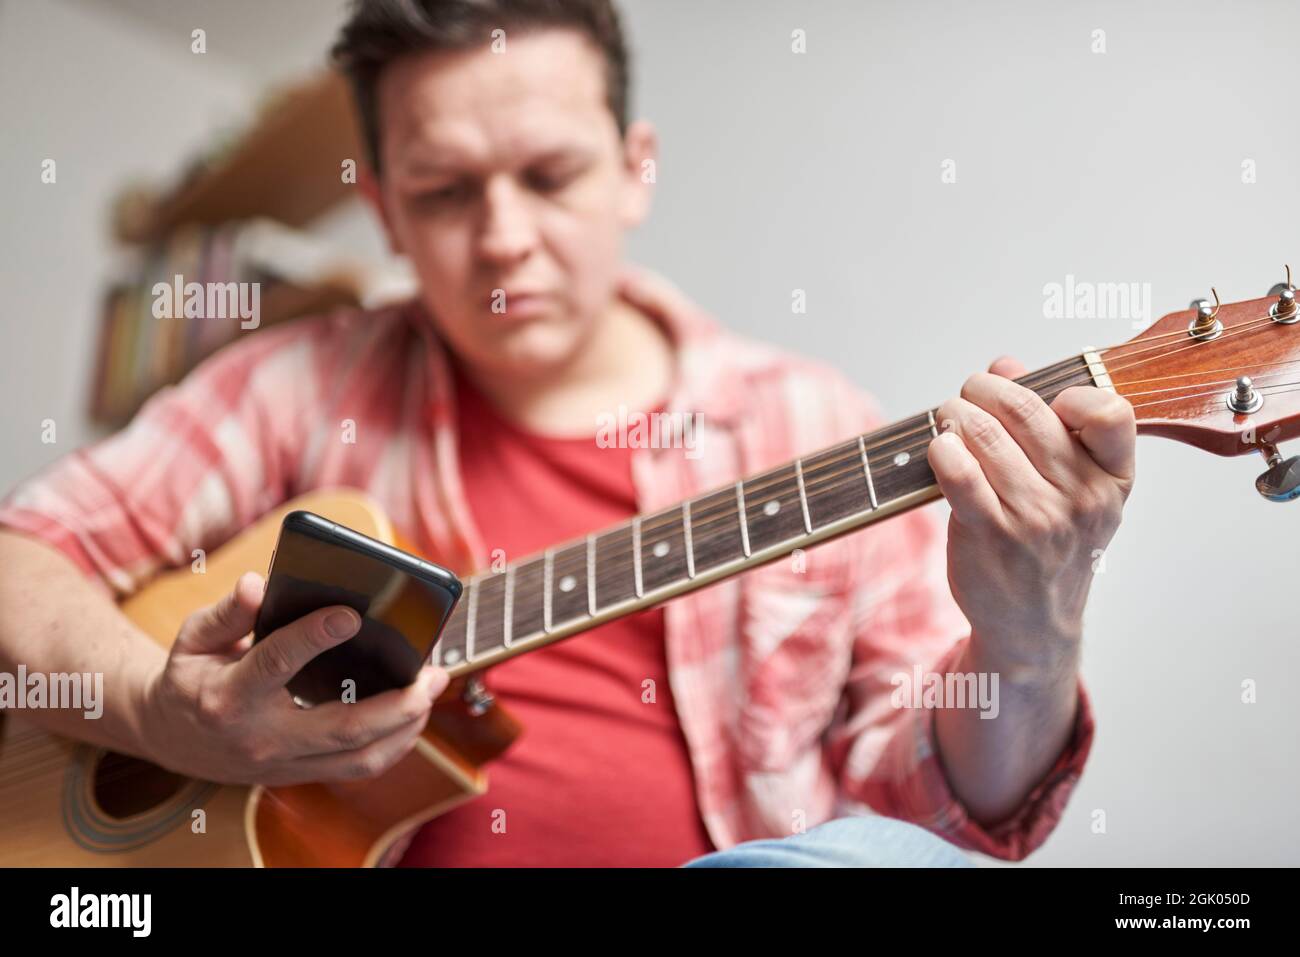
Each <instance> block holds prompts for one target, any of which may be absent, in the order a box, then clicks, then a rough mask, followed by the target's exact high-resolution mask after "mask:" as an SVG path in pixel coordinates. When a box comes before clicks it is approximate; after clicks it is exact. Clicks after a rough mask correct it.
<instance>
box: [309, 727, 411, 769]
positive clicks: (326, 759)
mask: <svg viewBox="0 0 1300 957" xmlns="http://www.w3.org/2000/svg"><path fill="white" fill-rule="evenodd" d="M423 730H424V723H423V722H420V721H412V722H410V723H409V724H408V725H406V726H405V727H403V728H402V729H401V730H400V731H397V732H394V733H393V734H390V735H388V736H386V737H383V738H379V739H378V740H376V741H372V742H371V743H370V744H368V745H366V746H365V747H364V748H358V749H357V750H355V751H340V752H337V753H335V754H329V755H319V756H316V757H307V758H299V759H298V760H296V761H291V762H290V763H289V767H288V770H287V771H286V775H287V776H288V777H290V778H291V781H290V782H288V783H293V782H297V781H355V780H358V779H361V778H370V777H375V776H376V775H379V774H382V773H383V772H385V771H387V770H388V769H389V768H391V767H392V766H393V765H394V764H396V763H397V762H398V761H400V760H401V759H402V758H404V757H405V756H406V755H407V754H409V753H410V751H411V749H412V748H413V747H415V743H416V742H417V741H419V740H420V732H421V731H423Z"/></svg>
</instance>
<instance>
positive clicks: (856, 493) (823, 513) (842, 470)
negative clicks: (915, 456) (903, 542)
mask: <svg viewBox="0 0 1300 957" xmlns="http://www.w3.org/2000/svg"><path fill="white" fill-rule="evenodd" d="M860 456H861V447H860V446H859V444H858V443H856V442H846V443H844V444H843V445H837V446H834V447H833V448H829V449H824V450H823V451H821V452H818V453H817V454H816V455H809V456H805V457H804V459H803V463H802V470H803V484H804V492H805V497H806V499H807V502H808V514H809V516H810V517H811V518H810V521H811V523H812V527H813V528H814V529H817V528H823V527H825V526H826V525H830V524H831V523H832V522H837V521H839V520H840V519H843V518H848V517H849V516H851V515H856V514H858V513H861V512H869V511H871V510H872V509H873V508H874V507H875V505H874V503H873V502H872V501H871V494H870V493H871V487H870V486H869V485H867V484H865V483H864V482H863V481H862V470H863V462H862V459H861V457H860Z"/></svg>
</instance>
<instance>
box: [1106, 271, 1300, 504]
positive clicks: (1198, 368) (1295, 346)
mask: <svg viewBox="0 0 1300 957" xmlns="http://www.w3.org/2000/svg"><path fill="white" fill-rule="evenodd" d="M1097 355H1099V356H1100V358H1101V360H1102V362H1103V363H1104V365H1105V368H1106V372H1107V374H1108V375H1109V377H1110V381H1111V384H1112V385H1113V386H1114V388H1115V391H1116V392H1118V393H1119V394H1120V395H1122V396H1123V397H1124V398H1126V399H1128V401H1129V402H1130V403H1131V404H1132V406H1133V408H1134V411H1135V413H1136V415H1137V427H1138V432H1139V434H1145V435H1162V436H1165V437H1166V438H1171V439H1175V440H1177V441H1179V442H1185V443H1187V444H1188V445H1194V446H1196V447H1197V448H1201V449H1205V450H1206V451H1209V452H1213V453H1214V454H1216V455H1243V454H1245V453H1248V452H1260V453H1261V454H1262V455H1263V456H1264V457H1265V458H1266V459H1267V460H1268V462H1269V465H1270V468H1269V471H1268V472H1265V473H1264V475H1261V476H1260V482H1259V490H1260V493H1261V494H1263V495H1265V497H1267V498H1271V499H1275V500H1283V501H1284V500H1287V499H1289V498H1295V497H1297V496H1300V459H1296V458H1293V459H1290V460H1283V459H1282V457H1281V455H1280V453H1278V451H1277V444H1278V443H1279V442H1281V441H1283V440H1285V439H1291V438H1295V437H1296V436H1298V435H1300V309H1298V308H1297V304H1296V292H1295V287H1294V286H1293V285H1291V270H1290V268H1288V269H1287V281H1286V283H1279V284H1278V285H1277V286H1275V287H1273V290H1272V291H1271V292H1270V294H1269V295H1267V296H1264V297H1262V298H1259V299H1250V300H1246V301H1243V302H1234V303H1223V304H1220V303H1219V302H1218V296H1217V294H1216V295H1215V301H1214V302H1212V303H1211V302H1206V301H1203V300H1202V301H1200V303H1199V305H1198V306H1197V307H1194V308H1189V309H1184V310H1182V311H1180V312H1171V313H1169V314H1168V315H1167V316H1164V317H1163V318H1161V319H1160V320H1159V321H1158V322H1156V323H1154V324H1153V325H1151V326H1150V327H1149V328H1147V329H1145V330H1144V331H1143V332H1142V333H1141V334H1139V335H1138V336H1136V337H1134V338H1133V339H1130V340H1129V341H1128V342H1126V343H1124V344H1123V345H1119V346H1113V347H1111V348H1109V349H1105V350H1099V351H1098V352H1097Z"/></svg>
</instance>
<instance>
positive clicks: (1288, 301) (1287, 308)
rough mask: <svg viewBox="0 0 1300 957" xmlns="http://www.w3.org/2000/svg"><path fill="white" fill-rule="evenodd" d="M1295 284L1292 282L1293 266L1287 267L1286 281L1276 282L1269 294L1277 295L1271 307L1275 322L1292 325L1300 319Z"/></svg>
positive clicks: (1270, 311)
mask: <svg viewBox="0 0 1300 957" xmlns="http://www.w3.org/2000/svg"><path fill="white" fill-rule="evenodd" d="M1295 292H1296V290H1295V286H1293V285H1292V284H1291V267H1290V266H1287V267H1286V282H1275V283H1274V284H1273V286H1272V288H1271V289H1269V291H1268V294H1269V295H1270V296H1277V302H1275V303H1273V307H1272V308H1271V309H1269V314H1270V315H1271V316H1272V317H1273V321H1274V322H1280V323H1282V324H1284V325H1290V324H1291V323H1293V322H1295V321H1296V320H1298V319H1300V310H1297V308H1296V301H1295Z"/></svg>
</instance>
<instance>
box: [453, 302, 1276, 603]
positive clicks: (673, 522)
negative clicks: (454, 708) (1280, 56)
mask: <svg viewBox="0 0 1300 957" xmlns="http://www.w3.org/2000/svg"><path fill="white" fill-rule="evenodd" d="M1266 324H1273V325H1276V324H1278V323H1277V322H1276V320H1275V318H1274V317H1273V316H1271V315H1268V316H1263V317H1260V318H1258V319H1250V320H1243V321H1242V322H1239V323H1235V324H1233V325H1231V326H1226V327H1225V332H1227V331H1228V330H1236V332H1233V333H1231V334H1221V335H1220V336H1218V337H1216V338H1215V339H1214V340H1206V342H1218V341H1221V340H1222V339H1224V338H1231V337H1232V335H1236V334H1242V333H1244V332H1247V331H1251V329H1252V328H1253V327H1256V326H1258V327H1261V328H1262V327H1265V326H1266ZM1186 334H1187V333H1185V332H1183V331H1175V332H1172V333H1166V334H1162V335H1161V336H1158V337H1153V338H1169V337H1173V336H1180V337H1181V336H1184V335H1186ZM1149 341H1150V340H1149V339H1148V340H1143V342H1149ZM1206 342H1198V343H1194V344H1192V345H1191V346H1188V345H1183V346H1181V347H1178V348H1175V349H1174V350H1172V352H1169V353H1166V354H1174V353H1177V352H1179V351H1182V349H1183V348H1195V347H1202V348H1203V346H1204V345H1205V344H1206ZM1128 345H1136V344H1134V343H1121V344H1119V345H1117V346H1111V347H1107V348H1105V349H1102V350H1092V351H1095V352H1098V353H1100V352H1106V353H1110V352H1113V351H1117V350H1118V349H1122V348H1124V347H1125V346H1128ZM1160 348H1163V347H1151V348H1142V349H1140V350H1138V351H1137V352H1130V353H1127V354H1125V355H1121V356H1120V357H1119V358H1120V360H1121V361H1122V360H1124V359H1128V358H1130V357H1132V356H1136V355H1138V354H1139V353H1140V352H1152V351H1156V350H1157V349H1160ZM1155 358H1163V356H1161V357H1152V358H1148V359H1144V360H1141V361H1139V362H1130V363H1127V364H1125V365H1123V366H1119V367H1116V369H1115V370H1113V371H1119V370H1121V369H1128V368H1134V367H1136V366H1138V365H1142V364H1145V363H1147V362H1151V361H1154V359H1155ZM1081 362H1083V356H1082V355H1080V356H1077V357H1073V358H1071V359H1068V360H1064V361H1063V362H1060V363H1057V364H1056V365H1054V366H1049V367H1048V368H1047V369H1045V370H1040V371H1039V372H1037V373H1029V374H1027V375H1026V376H1025V377H1023V378H1022V380H1018V381H1020V382H1021V384H1023V385H1026V386H1027V387H1029V388H1033V389H1035V391H1037V390H1039V389H1041V388H1042V387H1043V385H1044V384H1054V383H1055V382H1059V381H1062V380H1063V379H1065V378H1072V377H1074V376H1076V375H1079V374H1081V373H1085V372H1086V371H1087V367H1086V366H1084V367H1083V368H1082V369H1081V368H1079V364H1080V363H1081ZM1270 364H1285V363H1270ZM1060 371H1065V375H1059V374H1058V373H1059V372H1060ZM1107 371H1108V372H1109V371H1112V370H1110V369H1108V370H1107ZM1213 371H1214V372H1221V371H1228V370H1213ZM1266 374H1268V375H1275V374H1279V373H1266ZM1053 375H1057V378H1056V379H1055V380H1054V379H1052V376H1053ZM1044 376H1045V377H1046V383H1044V382H1037V383H1035V382H1034V381H1033V380H1034V379H1042V378H1043V377H1044ZM1087 378H1090V376H1088V377H1087ZM1162 378H1173V377H1162ZM1112 381H1114V380H1113V379H1112ZM1140 381H1144V380H1132V381H1130V382H1127V383H1121V384H1122V385H1130V384H1133V383H1134V382H1140ZM1198 385H1199V384H1198V383H1189V384H1187V385H1184V386H1181V387H1175V388H1172V389H1170V390H1167V391H1181V390H1185V389H1188V388H1196V387H1198ZM1068 387H1069V386H1068V385H1067V386H1065V388H1068ZM1271 387H1272V386H1270V388H1271ZM1060 391H1064V388H1063V389H1061V390H1058V393H1057V394H1059V392H1060ZM1142 394H1145V393H1142ZM1209 394H1213V393H1209ZM1159 401H1165V402H1167V401H1171V400H1170V399H1164V400H1159ZM1150 404H1158V403H1142V404H1141V405H1150ZM927 418H928V417H927ZM886 428H888V427H886ZM929 431H930V428H929V422H928V421H927V422H926V423H925V424H924V425H922V426H917V427H914V428H912V429H910V430H904V431H903V432H900V433H896V434H891V435H887V436H884V437H883V438H881V439H879V440H873V442H872V443H871V444H870V445H869V446H866V447H867V449H868V450H869V451H874V450H878V449H880V448H884V447H886V446H888V445H892V444H894V443H897V442H899V441H901V440H903V439H905V438H907V437H909V436H911V435H915V434H919V433H922V432H929ZM929 441H930V439H929V438H927V439H926V440H925V441H924V442H923V443H921V444H920V445H918V446H909V447H907V448H906V449H905V450H906V451H911V450H912V449H914V448H920V447H925V446H928V444H929ZM863 445H865V443H863ZM840 449H843V450H844V454H843V455H842V457H838V458H836V457H832V458H831V459H829V460H828V461H826V462H822V463H818V464H817V465H816V466H813V467H812V469H810V470H809V471H807V472H805V496H806V494H807V492H808V490H809V488H810V487H811V488H813V489H815V490H816V491H817V492H822V493H824V492H826V491H830V490H833V489H834V488H836V487H841V486H843V485H847V484H849V483H839V482H836V479H838V478H839V477H842V476H844V475H846V474H850V473H851V474H853V475H854V478H853V479H851V480H850V481H851V482H852V483H853V484H857V483H858V482H859V481H862V480H861V479H859V478H857V472H858V470H859V468H860V464H859V459H860V453H861V451H862V446H859V445H855V444H854V443H852V442H846V443H842V444H841V445H840V446H833V447H832V448H831V449H827V450H823V451H822V452H820V453H813V455H810V456H808V457H809V458H812V457H814V456H815V455H817V454H831V455H833V456H839V455H840V452H839V451H837V450H840ZM905 450H896V454H897V453H898V452H901V451H905ZM847 461H852V462H853V465H852V466H851V467H850V468H848V469H841V470H837V471H832V472H830V473H829V474H826V470H827V469H828V468H834V467H835V466H836V465H838V464H842V463H844V462H847ZM810 474H811V475H812V476H813V481H812V483H811V486H810V485H809V483H808V482H807V479H808V476H809V475H810ZM759 478H761V476H759ZM788 481H789V480H788V478H779V477H775V476H774V477H772V478H771V479H770V480H768V481H766V482H765V483H760V484H756V485H754V486H752V487H750V486H748V485H747V486H746V492H747V493H750V494H752V493H753V492H759V493H760V494H761V492H762V491H764V490H765V489H767V488H770V487H772V486H774V485H776V484H778V483H780V484H782V485H786V484H787V483H788ZM719 494H723V495H725V494H727V490H726V489H725V488H724V489H721V490H718V491H716V492H710V493H706V494H705V495H703V496H700V497H699V499H700V500H703V499H706V498H708V497H711V496H713V495H719ZM748 497H749V496H748V495H747V499H748ZM779 498H780V495H777V496H776V497H775V498H768V499H762V498H760V499H759V500H758V501H755V502H754V506H755V507H759V506H761V505H763V504H765V503H766V502H770V501H774V500H779ZM692 501H694V500H692ZM749 504H750V503H749V501H748V500H747V502H746V511H748V509H749ZM729 506H730V503H729ZM682 508H683V506H679V507H678V508H677V509H673V510H670V511H669V512H668V513H663V514H661V516H656V518H657V519H659V521H657V522H646V521H643V522H642V525H641V535H642V550H643V551H644V549H645V546H646V545H647V544H649V545H650V546H651V547H653V546H654V545H656V544H660V543H662V542H665V541H667V542H670V543H671V540H673V539H676V538H678V537H679V536H681V535H684V532H683V531H682V529H681V522H682V520H683V517H682V516H681V511H682ZM673 512H677V513H678V517H676V518H674V517H672V513H673ZM696 515H699V516H701V518H702V520H701V521H699V522H698V523H697V522H696V521H695V520H694V519H695V518H696ZM739 516H740V512H739V509H737V508H735V507H734V506H730V507H728V506H724V507H722V508H715V509H713V510H712V511H706V512H703V513H696V514H693V515H692V533H693V534H694V533H695V532H696V531H704V530H706V529H707V528H708V527H709V526H710V525H717V524H719V523H720V522H722V521H727V522H728V523H730V522H731V521H732V520H737V530H738V519H739ZM625 528H626V529H627V531H626V534H628V535H630V534H631V529H630V526H625ZM664 529H671V533H670V534H669V535H668V536H667V537H656V535H655V533H656V532H659V531H662V530H664ZM619 531H622V529H618V530H615V531H614V532H605V533H600V535H601V536H604V535H610V534H617V533H618V532H619ZM647 532H648V533H649V537H648V538H647V537H646V535H647ZM706 534H707V533H706ZM575 550H581V551H582V552H583V554H582V555H571V554H568V553H569V552H573V551H575ZM585 552H586V538H585V537H584V539H583V540H582V541H580V542H575V543H574V544H573V545H572V546H557V547H556V549H553V550H552V555H553V568H555V567H556V566H565V565H572V566H574V570H578V568H579V567H581V568H582V569H583V570H585V564H586V561H585V560H586V554H585ZM541 560H542V559H540V558H539V559H532V561H534V562H540V561H541ZM529 561H530V560H529V559H522V560H521V561H520V562H519V563H518V564H517V565H516V566H515V568H516V571H518V569H519V568H520V567H523V566H527V565H528V564H529ZM635 564H636V559H635V557H633V559H632V561H631V562H628V561H626V560H624V561H623V562H621V563H617V564H614V565H612V566H611V565H610V564H609V563H606V567H605V573H606V575H609V574H610V573H611V572H625V571H627V570H628V569H630V568H633V567H634V566H635ZM499 574H500V573H496V575H492V576H476V578H479V580H480V581H487V580H490V579H491V577H497V576H499Z"/></svg>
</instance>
